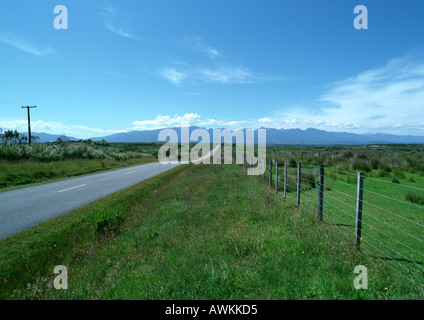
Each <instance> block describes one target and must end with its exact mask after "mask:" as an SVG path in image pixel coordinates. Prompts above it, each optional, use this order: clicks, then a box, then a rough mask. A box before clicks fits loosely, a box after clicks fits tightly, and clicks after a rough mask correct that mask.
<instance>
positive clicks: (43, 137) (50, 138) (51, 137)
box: [24, 132, 79, 142]
mask: <svg viewBox="0 0 424 320" xmlns="http://www.w3.org/2000/svg"><path fill="white" fill-rule="evenodd" d="M24 134H25V135H26V136H28V132H25V133H24ZM31 135H32V136H36V137H39V139H38V140H37V142H55V141H56V140H57V138H60V139H62V140H68V141H78V140H79V139H77V138H74V137H68V136H64V135H63V134H62V135H58V134H48V133H44V132H41V133H37V132H31Z"/></svg>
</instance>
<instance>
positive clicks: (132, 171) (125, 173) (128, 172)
mask: <svg viewBox="0 0 424 320" xmlns="http://www.w3.org/2000/svg"><path fill="white" fill-rule="evenodd" d="M134 172H135V171H130V172H127V173H124V174H131V173H134Z"/></svg>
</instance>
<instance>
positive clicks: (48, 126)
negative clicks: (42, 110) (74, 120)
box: [0, 119, 127, 139]
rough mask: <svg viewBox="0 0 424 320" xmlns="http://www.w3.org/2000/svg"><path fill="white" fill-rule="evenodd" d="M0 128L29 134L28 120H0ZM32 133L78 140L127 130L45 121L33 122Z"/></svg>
mask: <svg viewBox="0 0 424 320" xmlns="http://www.w3.org/2000/svg"><path fill="white" fill-rule="evenodd" d="M0 128H2V129H3V131H5V130H18V131H19V132H28V122H27V120H22V119H17V120H6V119H0ZM31 131H32V132H38V133H41V132H44V133H50V134H65V135H67V136H75V137H76V138H84V139H86V138H90V137H93V136H95V135H106V134H113V133H119V132H126V131H127V130H104V129H100V128H92V127H88V126H84V125H66V124H63V123H61V122H54V121H51V122H50V121H48V122H45V121H43V120H37V121H31Z"/></svg>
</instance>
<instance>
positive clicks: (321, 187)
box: [317, 164, 324, 220]
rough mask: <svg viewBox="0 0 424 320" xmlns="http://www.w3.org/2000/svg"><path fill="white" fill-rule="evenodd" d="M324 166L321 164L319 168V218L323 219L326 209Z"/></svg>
mask: <svg viewBox="0 0 424 320" xmlns="http://www.w3.org/2000/svg"><path fill="white" fill-rule="evenodd" d="M323 205H324V166H323V165H322V164H321V165H320V166H319V168H318V211H317V219H318V220H323V211H324V207H323Z"/></svg>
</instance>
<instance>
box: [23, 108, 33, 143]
mask: <svg viewBox="0 0 424 320" xmlns="http://www.w3.org/2000/svg"><path fill="white" fill-rule="evenodd" d="M22 108H23V109H27V111H28V139H29V140H28V141H29V144H31V116H30V114H29V110H30V109H33V108H37V106H22Z"/></svg>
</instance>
